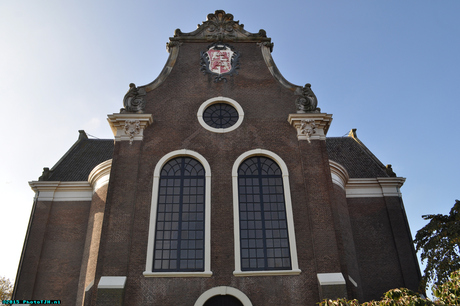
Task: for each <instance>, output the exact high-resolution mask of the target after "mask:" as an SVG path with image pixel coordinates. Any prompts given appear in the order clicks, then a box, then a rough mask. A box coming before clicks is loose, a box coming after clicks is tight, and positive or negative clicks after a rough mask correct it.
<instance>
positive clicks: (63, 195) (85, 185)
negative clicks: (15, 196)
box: [29, 181, 93, 202]
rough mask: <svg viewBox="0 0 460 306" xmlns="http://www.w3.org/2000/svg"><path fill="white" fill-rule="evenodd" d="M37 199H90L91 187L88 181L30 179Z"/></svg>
mask: <svg viewBox="0 0 460 306" xmlns="http://www.w3.org/2000/svg"><path fill="white" fill-rule="evenodd" d="M29 185H30V187H31V188H32V190H33V191H35V194H36V198H37V200H38V201H64V202H65V201H91V200H92V197H93V188H92V187H91V185H90V183H89V182H81V181H76V182H59V181H32V182H29Z"/></svg>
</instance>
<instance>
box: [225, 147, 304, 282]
mask: <svg viewBox="0 0 460 306" xmlns="http://www.w3.org/2000/svg"><path fill="white" fill-rule="evenodd" d="M252 156H266V157H269V158H271V159H273V160H274V161H275V162H276V163H277V164H278V166H279V167H280V168H281V173H282V177H283V186H284V201H285V206H286V221H287V225H288V234H289V247H290V251H291V267H292V270H289V271H244V272H243V271H241V254H240V252H241V247H240V220H239V215H240V213H239V202H238V167H239V166H240V164H241V163H242V162H243V161H244V160H245V159H247V158H249V157H252ZM232 189H233V228H234V239H235V271H233V275H235V276H256V275H260V276H264V275H265V276H267V275H280V274H284V275H287V274H299V273H300V272H301V271H300V269H299V264H298V261H297V246H296V239H295V227H294V218H293V212H292V200H291V189H290V185H289V172H288V168H287V166H286V163H285V162H284V161H283V160H282V159H281V157H279V156H278V154H275V153H273V152H271V151H268V150H264V149H254V150H250V151H247V152H245V153H243V154H241V155H240V156H239V157H238V158H237V159H236V160H235V162H234V163H233V167H232ZM277 272H278V273H277Z"/></svg>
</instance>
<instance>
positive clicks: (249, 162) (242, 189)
mask: <svg viewBox="0 0 460 306" xmlns="http://www.w3.org/2000/svg"><path fill="white" fill-rule="evenodd" d="M238 196H239V202H240V205H239V213H240V242H241V270H242V271H253V270H290V269H291V255H290V251H289V236H288V229H287V220H286V207H285V202H284V190H283V178H282V175H281V169H280V167H279V166H278V165H277V164H276V163H275V162H274V161H273V160H271V159H269V158H267V157H264V156H254V157H250V158H248V159H246V160H245V161H244V162H243V163H242V164H241V165H240V167H239V168H238Z"/></svg>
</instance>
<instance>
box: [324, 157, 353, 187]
mask: <svg viewBox="0 0 460 306" xmlns="http://www.w3.org/2000/svg"><path fill="white" fill-rule="evenodd" d="M329 167H330V168H331V176H332V183H334V184H337V185H338V186H340V187H342V189H344V190H345V186H346V185H347V182H348V180H349V179H350V177H349V176H348V172H347V169H345V167H344V166H342V165H341V164H339V163H337V162H335V161H333V160H329Z"/></svg>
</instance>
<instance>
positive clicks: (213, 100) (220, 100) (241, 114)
mask: <svg viewBox="0 0 460 306" xmlns="http://www.w3.org/2000/svg"><path fill="white" fill-rule="evenodd" d="M217 103H226V104H229V105H231V106H233V107H234V108H235V109H236V111H237V112H238V117H239V118H238V121H236V123H235V124H234V125H232V126H231V127H228V128H225V129H217V128H214V127H211V126H209V125H208V124H207V123H206V122H204V120H203V112H204V110H205V109H206V108H207V107H208V106H210V105H213V104H217ZM196 116H197V117H198V122H199V123H200V124H201V126H202V127H204V128H205V129H207V130H208V131H211V132H214V133H228V132H231V131H233V130H235V129H237V128H238V127H239V126H240V125H241V123H243V119H244V112H243V108H242V107H241V105H240V104H239V103H238V102H236V101H235V100H233V99H230V98H227V97H215V98H211V99H208V100H206V101H205V102H203V104H201V106H200V108H199V109H198V112H197V114H196Z"/></svg>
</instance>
